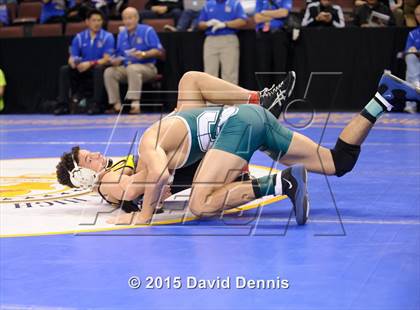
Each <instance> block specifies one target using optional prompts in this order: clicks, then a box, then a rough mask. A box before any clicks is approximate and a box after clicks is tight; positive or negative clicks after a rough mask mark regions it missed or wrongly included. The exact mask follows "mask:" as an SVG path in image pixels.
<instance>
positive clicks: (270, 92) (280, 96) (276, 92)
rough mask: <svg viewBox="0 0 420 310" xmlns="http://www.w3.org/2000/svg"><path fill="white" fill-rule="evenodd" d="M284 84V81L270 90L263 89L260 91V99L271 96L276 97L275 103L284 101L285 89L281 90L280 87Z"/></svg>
mask: <svg viewBox="0 0 420 310" xmlns="http://www.w3.org/2000/svg"><path fill="white" fill-rule="evenodd" d="M283 84H284V81H282V82H281V83H280V84H278V85H277V86H276V85H274V84H273V85H272V86H271V87H270V88H267V87H266V88H264V89H263V90H262V91H261V94H260V97H263V98H264V97H272V96H273V95H276V100H275V102H279V101H280V102H281V101H283V100H285V99H286V89H282V86H283Z"/></svg>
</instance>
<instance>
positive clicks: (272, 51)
mask: <svg viewBox="0 0 420 310" xmlns="http://www.w3.org/2000/svg"><path fill="white" fill-rule="evenodd" d="M291 9H292V0H257V3H256V7H255V15H254V20H255V23H256V24H257V26H256V32H257V49H256V56H257V64H256V65H257V71H259V72H261V73H260V74H259V75H257V77H256V78H257V83H258V85H259V87H260V88H261V87H262V86H263V85H271V84H272V83H276V84H277V83H279V82H280V81H281V80H282V73H284V72H285V71H286V60H287V51H288V46H289V39H288V35H287V33H286V32H285V31H283V29H284V26H285V23H286V19H287V17H288V16H289V12H290V10H291Z"/></svg>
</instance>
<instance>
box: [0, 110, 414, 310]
mask: <svg viewBox="0 0 420 310" xmlns="http://www.w3.org/2000/svg"><path fill="white" fill-rule="evenodd" d="M353 115H354V114H350V113H335V114H331V115H327V114H322V113H320V114H316V115H315V118H314V119H312V117H311V116H310V115H307V114H291V115H289V118H288V123H289V125H291V126H293V127H295V128H296V127H298V128H301V130H299V131H300V132H301V133H303V134H305V135H307V136H309V137H311V138H312V139H314V140H315V141H317V142H320V143H321V144H323V145H325V146H327V147H332V146H333V145H334V144H335V141H336V139H337V137H338V135H339V133H340V131H341V130H342V128H343V127H344V125H345V124H347V123H348V121H349V120H350V119H351V117H352V116H353ZM158 119H159V115H153V114H149V115H140V116H121V117H119V118H117V117H114V116H95V117H88V116H64V117H51V116H49V115H45V116H43V115H30V116H22V115H7V116H6V115H3V116H1V117H0V123H1V129H0V133H1V140H0V143H1V145H0V154H1V158H0V159H1V165H0V168H1V178H0V179H1V187H0V235H1V238H0V308H1V309H144V310H148V309H250V310H251V309H252V310H254V309H255V310H257V309H258V310H259V309H276V310H277V309H375V310H385V309H386V310H389V309H401V310H403V309H404V310H410V309H412V310H417V309H419V307H420V117H419V116H418V115H407V114H388V115H386V116H385V117H383V118H382V119H380V120H379V121H378V122H377V124H376V126H375V128H374V129H373V131H372V132H371V134H370V135H369V137H368V138H367V140H366V142H365V143H364V144H363V146H362V153H361V156H360V159H359V161H358V163H357V165H356V168H355V169H354V170H353V171H352V172H351V173H350V174H348V175H346V176H344V177H342V178H337V177H328V178H327V177H324V176H320V175H314V174H310V175H309V194H310V204H311V213H310V221H309V222H308V224H307V225H305V226H299V227H298V226H297V225H296V223H295V221H294V218H293V216H291V204H290V202H289V201H288V200H287V199H282V198H281V197H279V198H274V199H270V200H267V201H266V202H265V206H264V207H261V208H258V203H257V204H255V203H254V204H253V205H251V206H250V207H249V208H245V209H243V210H238V212H235V213H232V214H229V215H226V216H225V217H223V218H222V219H211V220H209V219H207V220H202V221H195V220H189V221H185V222H182V221H181V222H180V221H172V218H165V219H163V220H164V222H163V223H162V224H164V225H156V226H149V227H137V228H133V227H115V228H109V227H105V228H104V227H102V226H100V225H101V223H100V219H97V218H96V217H94V216H93V215H94V214H96V213H97V212H96V211H97V210H99V209H100V208H103V204H101V202H100V201H99V200H97V197H96V195H91V194H88V193H82V192H77V191H76V192H72V191H69V190H68V189H66V188H60V187H59V186H58V185H57V184H56V183H55V180H54V171H55V164H56V162H57V161H58V157H59V156H61V154H62V153H63V152H64V151H68V150H69V149H70V148H71V146H73V145H76V144H77V145H80V146H81V147H82V148H88V149H89V150H92V151H100V152H102V153H105V154H106V155H107V156H112V157H118V156H124V155H126V154H127V152H128V150H129V148H130V144H131V141H132V139H133V137H134V135H135V134H136V132H138V134H142V132H143V131H144V130H145V128H147V126H148V125H150V124H151V123H152V122H154V121H156V120H158ZM251 163H252V164H253V166H252V167H251V170H252V171H255V172H256V173H264V172H263V171H264V169H265V168H264V167H271V166H272V162H271V160H270V159H269V158H268V157H267V156H266V155H264V154H263V153H260V152H258V153H256V154H255V155H254V157H253V158H252V161H251ZM276 168H277V169H282V167H281V166H278V167H276ZM95 199H96V200H95ZM86 201H88V202H89V205H90V206H91V207H90V208H82V206H84V205H85V204H87V202H86ZM76 207H77V208H78V209H75V208H76ZM95 208H96V209H95ZM98 208H99V209H98ZM75 210H78V212H76V211H75ZM100 210H102V209H100ZM81 212H82V213H81ZM86 217H88V218H90V219H94V220H92V221H86ZM98 218H99V217H98ZM289 218H290V220H289ZM165 221H166V222H165ZM165 224H166V225H165ZM65 225H67V226H66V227H64V226H65ZM80 225H85V227H86V228H83V229H80ZM99 226H100V228H101V229H95V228H98V227H99ZM64 228H66V229H64Z"/></svg>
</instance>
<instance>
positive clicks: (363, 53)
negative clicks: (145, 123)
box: [0, 28, 410, 113]
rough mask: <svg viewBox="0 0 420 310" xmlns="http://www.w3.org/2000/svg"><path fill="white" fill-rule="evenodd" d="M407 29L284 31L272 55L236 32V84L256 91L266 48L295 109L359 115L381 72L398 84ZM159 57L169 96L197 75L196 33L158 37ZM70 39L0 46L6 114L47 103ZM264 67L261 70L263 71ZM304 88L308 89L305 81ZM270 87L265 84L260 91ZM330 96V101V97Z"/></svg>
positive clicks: (169, 99)
mask: <svg viewBox="0 0 420 310" xmlns="http://www.w3.org/2000/svg"><path fill="white" fill-rule="evenodd" d="M409 31H410V29H408V28H385V29H361V28H345V29H309V28H308V29H302V30H301V31H300V36H299V39H298V40H297V41H292V40H291V39H290V37H289V34H287V33H280V34H275V35H277V36H282V39H284V40H287V42H288V46H287V49H286V50H285V49H277V48H276V46H275V45H273V44H271V45H266V43H264V42H262V41H261V40H258V39H257V37H256V34H255V32H254V31H241V32H240V33H239V39H240V49H241V57H240V80H239V84H240V85H241V86H243V87H245V88H249V89H257V88H258V84H261V83H257V78H256V75H255V72H256V71H257V70H258V68H260V67H261V63H262V62H270V63H272V60H271V59H258V58H257V55H261V53H258V52H259V51H261V50H258V49H267V48H271V49H273V51H272V53H271V55H272V57H278V58H279V59H283V60H282V61H284V62H286V63H285V66H284V68H285V69H286V70H291V69H293V70H295V71H296V73H297V76H298V79H297V83H296V91H295V94H294V96H295V97H296V98H303V97H304V95H305V93H306V101H300V103H299V104H297V105H296V106H295V107H296V108H297V109H299V110H311V109H312V107H313V108H315V109H317V110H334V111H340V110H359V109H360V108H361V107H362V106H364V105H365V104H366V102H367V101H368V100H369V99H370V98H371V97H372V95H373V94H374V92H375V90H376V85H377V82H378V78H379V77H380V75H381V73H382V72H383V70H384V69H389V70H391V71H392V72H394V73H395V74H397V75H399V76H400V77H403V78H404V75H405V72H404V70H405V64H404V61H403V60H398V59H397V58H396V55H397V53H398V52H399V51H402V50H403V48H404V45H405V40H406V37H407V35H408V32H409ZM159 37H160V38H161V41H162V44H163V46H164V47H165V49H166V51H167V56H166V60H165V62H163V63H159V65H158V69H159V72H160V73H161V74H163V76H164V81H163V87H162V88H163V90H177V87H178V82H179V79H180V78H181V76H182V74H183V73H185V72H187V71H190V70H198V71H202V70H203V59H202V55H203V42H204V36H203V34H202V33H160V34H159ZM70 42H71V38H66V37H57V38H22V39H2V40H0V68H1V69H3V71H4V73H5V76H6V80H7V86H6V94H5V101H6V113H39V112H41V111H43V104H44V103H45V102H46V101H48V100H55V99H56V97H57V89H58V72H59V68H60V66H62V65H64V64H66V62H67V58H68V47H69V45H70ZM263 67H264V66H263ZM311 73H312V78H311V79H310V77H311ZM309 81H311V83H310V84H309V85H308V82H309ZM267 86H271V85H267ZM335 93H336V97H335V99H334V101H332V100H331V98H333V97H334V94H335ZM159 100H162V102H163V103H164V104H165V108H166V110H168V111H169V110H171V109H172V108H173V107H174V106H175V102H176V95H175V94H164V95H162V96H160V97H159Z"/></svg>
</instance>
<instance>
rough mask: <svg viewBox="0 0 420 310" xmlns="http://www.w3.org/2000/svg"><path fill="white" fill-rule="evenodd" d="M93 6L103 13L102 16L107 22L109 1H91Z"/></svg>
mask: <svg viewBox="0 0 420 310" xmlns="http://www.w3.org/2000/svg"><path fill="white" fill-rule="evenodd" d="M90 2H91V6H92V7H93V8H95V9H97V10H99V11H101V12H102V16H103V17H104V18H105V20H108V15H109V9H108V1H107V0H90Z"/></svg>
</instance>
